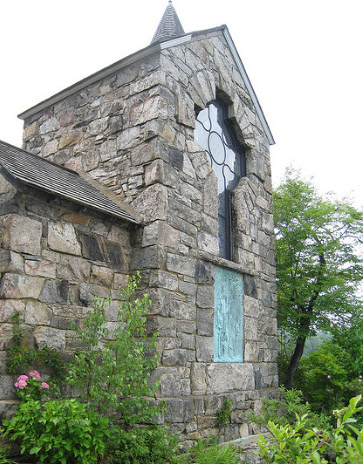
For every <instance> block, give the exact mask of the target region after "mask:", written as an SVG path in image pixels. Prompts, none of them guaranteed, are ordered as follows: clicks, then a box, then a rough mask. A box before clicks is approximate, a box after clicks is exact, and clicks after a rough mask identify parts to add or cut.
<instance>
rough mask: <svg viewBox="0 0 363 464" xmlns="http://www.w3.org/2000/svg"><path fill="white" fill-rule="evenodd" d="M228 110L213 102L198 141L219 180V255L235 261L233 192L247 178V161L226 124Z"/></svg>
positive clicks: (202, 115)
mask: <svg viewBox="0 0 363 464" xmlns="http://www.w3.org/2000/svg"><path fill="white" fill-rule="evenodd" d="M225 116H226V109H225V107H223V106H222V105H221V104H220V103H218V102H211V103H209V104H208V106H207V107H206V108H205V109H204V110H202V111H200V112H199V114H198V115H197V119H196V125H195V140H196V141H197V142H198V143H199V144H200V145H201V146H202V147H203V148H204V149H205V151H206V152H207V154H208V155H209V158H210V163H211V166H212V168H213V170H214V172H215V174H216V176H217V179H218V241H219V255H220V256H221V257H222V258H226V259H229V260H231V259H232V208H231V192H232V190H233V189H234V188H235V187H236V185H237V184H238V181H239V179H240V178H241V177H242V176H244V175H245V157H244V152H243V149H242V147H241V146H240V145H239V144H238V143H236V140H235V137H234V133H233V130H232V128H230V127H229V124H228V121H227V120H226V117H225Z"/></svg>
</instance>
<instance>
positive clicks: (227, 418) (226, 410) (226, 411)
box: [217, 397, 233, 427]
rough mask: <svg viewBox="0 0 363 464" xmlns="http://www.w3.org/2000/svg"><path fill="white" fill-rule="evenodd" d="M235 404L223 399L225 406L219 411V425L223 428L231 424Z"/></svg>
mask: <svg viewBox="0 0 363 464" xmlns="http://www.w3.org/2000/svg"><path fill="white" fill-rule="evenodd" d="M232 405H233V403H232V401H230V400H229V399H228V398H226V397H224V398H223V404H222V406H221V408H220V409H217V424H218V425H219V426H220V427H221V426H222V425H227V424H229V423H230V422H231V407H232Z"/></svg>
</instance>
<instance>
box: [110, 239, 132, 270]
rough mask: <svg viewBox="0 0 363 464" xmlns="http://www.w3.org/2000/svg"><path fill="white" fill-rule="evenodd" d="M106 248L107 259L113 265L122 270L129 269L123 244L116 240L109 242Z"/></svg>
mask: <svg viewBox="0 0 363 464" xmlns="http://www.w3.org/2000/svg"><path fill="white" fill-rule="evenodd" d="M106 250H107V261H108V262H109V263H110V264H111V266H112V267H113V268H115V269H118V270H121V271H127V267H126V263H125V259H124V255H123V252H122V247H121V245H119V244H118V243H115V242H107V243H106Z"/></svg>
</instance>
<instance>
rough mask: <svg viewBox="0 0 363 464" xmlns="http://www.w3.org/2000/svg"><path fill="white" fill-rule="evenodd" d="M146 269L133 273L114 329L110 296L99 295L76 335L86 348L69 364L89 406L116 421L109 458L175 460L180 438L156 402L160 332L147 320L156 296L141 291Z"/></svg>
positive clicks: (71, 379) (73, 381)
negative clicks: (162, 420)
mask: <svg viewBox="0 0 363 464" xmlns="http://www.w3.org/2000/svg"><path fill="white" fill-rule="evenodd" d="M139 282H140V275H139V274H137V275H136V276H131V277H130V279H129V283H128V285H127V287H126V288H125V290H124V291H123V293H122V295H120V297H119V302H120V308H119V311H118V314H117V322H116V324H115V327H114V329H113V330H112V331H110V330H108V329H107V328H106V327H107V326H106V322H107V320H106V317H105V309H106V306H107V305H108V304H110V303H111V301H110V300H109V299H105V300H101V299H96V301H95V308H94V310H93V311H92V312H91V313H89V314H88V316H87V318H86V319H85V322H84V328H82V329H78V330H77V335H76V338H77V340H78V341H80V342H81V344H82V349H81V350H80V351H79V352H78V353H77V354H76V356H75V358H74V361H73V362H72V363H71V364H70V366H69V374H68V377H67V381H68V382H69V384H70V385H71V386H73V387H76V388H77V390H79V391H81V392H82V394H81V398H82V400H83V401H84V402H85V403H86V404H87V406H88V408H90V409H94V410H96V411H98V412H99V413H102V414H107V415H108V416H109V417H110V418H111V421H112V425H111V435H110V437H109V438H108V440H107V462H109V463H164V462H169V461H170V462H171V460H172V457H173V455H176V453H177V439H176V437H172V436H170V435H169V433H168V431H167V429H166V428H165V427H157V426H156V418H157V417H158V414H159V413H160V409H161V408H158V407H156V406H151V405H150V402H149V399H150V398H152V397H153V396H154V392H155V390H156V387H157V385H156V384H154V385H152V384H151V383H150V374H151V372H152V370H153V369H154V368H155V367H156V365H157V354H156V352H155V350H156V337H157V334H153V335H152V336H151V337H150V338H149V337H148V336H147V333H146V328H145V323H146V315H147V313H148V311H149V309H150V305H151V301H150V299H149V297H148V295H143V296H142V297H141V298H137V297H136V292H137V288H138V284H139Z"/></svg>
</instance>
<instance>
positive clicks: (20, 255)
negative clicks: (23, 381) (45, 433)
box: [0, 173, 130, 419]
mask: <svg viewBox="0 0 363 464" xmlns="http://www.w3.org/2000/svg"><path fill="white" fill-rule="evenodd" d="M0 226H1V243H0V245H1V248H0V272H1V284H0V374H1V376H0V419H4V418H5V417H6V416H8V415H9V414H10V413H11V412H12V410H13V409H14V408H15V407H16V402H14V401H13V400H15V397H16V396H15V389H14V388H13V384H14V381H15V379H16V377H17V376H13V375H7V374H6V371H5V359H6V349H7V348H8V347H9V346H11V342H12V338H13V325H12V317H13V316H14V315H15V314H16V313H19V316H20V322H21V327H22V328H23V329H24V330H25V336H26V342H27V343H28V344H29V346H30V347H35V346H36V347H39V348H43V347H44V346H48V347H49V348H54V349H56V350H57V351H60V352H62V353H63V356H64V358H65V359H68V358H69V356H70V355H71V353H72V352H73V351H74V349H75V348H76V346H75V341H74V340H73V339H72V337H73V336H74V332H73V330H72V323H73V322H74V323H76V324H77V323H79V321H80V320H82V318H84V317H85V315H86V313H87V312H88V311H89V309H90V308H92V307H93V298H94V296H101V297H108V296H112V297H114V298H116V297H117V294H118V291H119V290H120V289H122V288H123V287H124V285H125V283H126V281H127V275H128V274H129V264H130V240H129V234H130V233H129V231H128V230H127V228H126V224H124V223H122V221H117V220H116V219H115V220H114V219H112V218H110V217H107V216H106V215H104V214H101V213H96V212H94V211H91V210H87V209H86V208H82V207H79V206H76V205H74V204H72V203H69V202H67V201H65V200H61V199H59V198H56V197H54V196H52V195H48V194H46V193H44V192H39V191H37V190H35V189H31V188H24V187H21V186H20V185H19V184H17V183H11V182H9V181H8V180H7V179H6V178H5V177H4V176H3V175H2V174H1V173H0ZM116 314H117V302H116V301H115V302H114V303H113V304H111V305H110V306H109V307H107V317H108V320H109V321H110V323H112V321H115V318H116ZM20 374H21V372H19V373H18V375H20Z"/></svg>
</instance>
